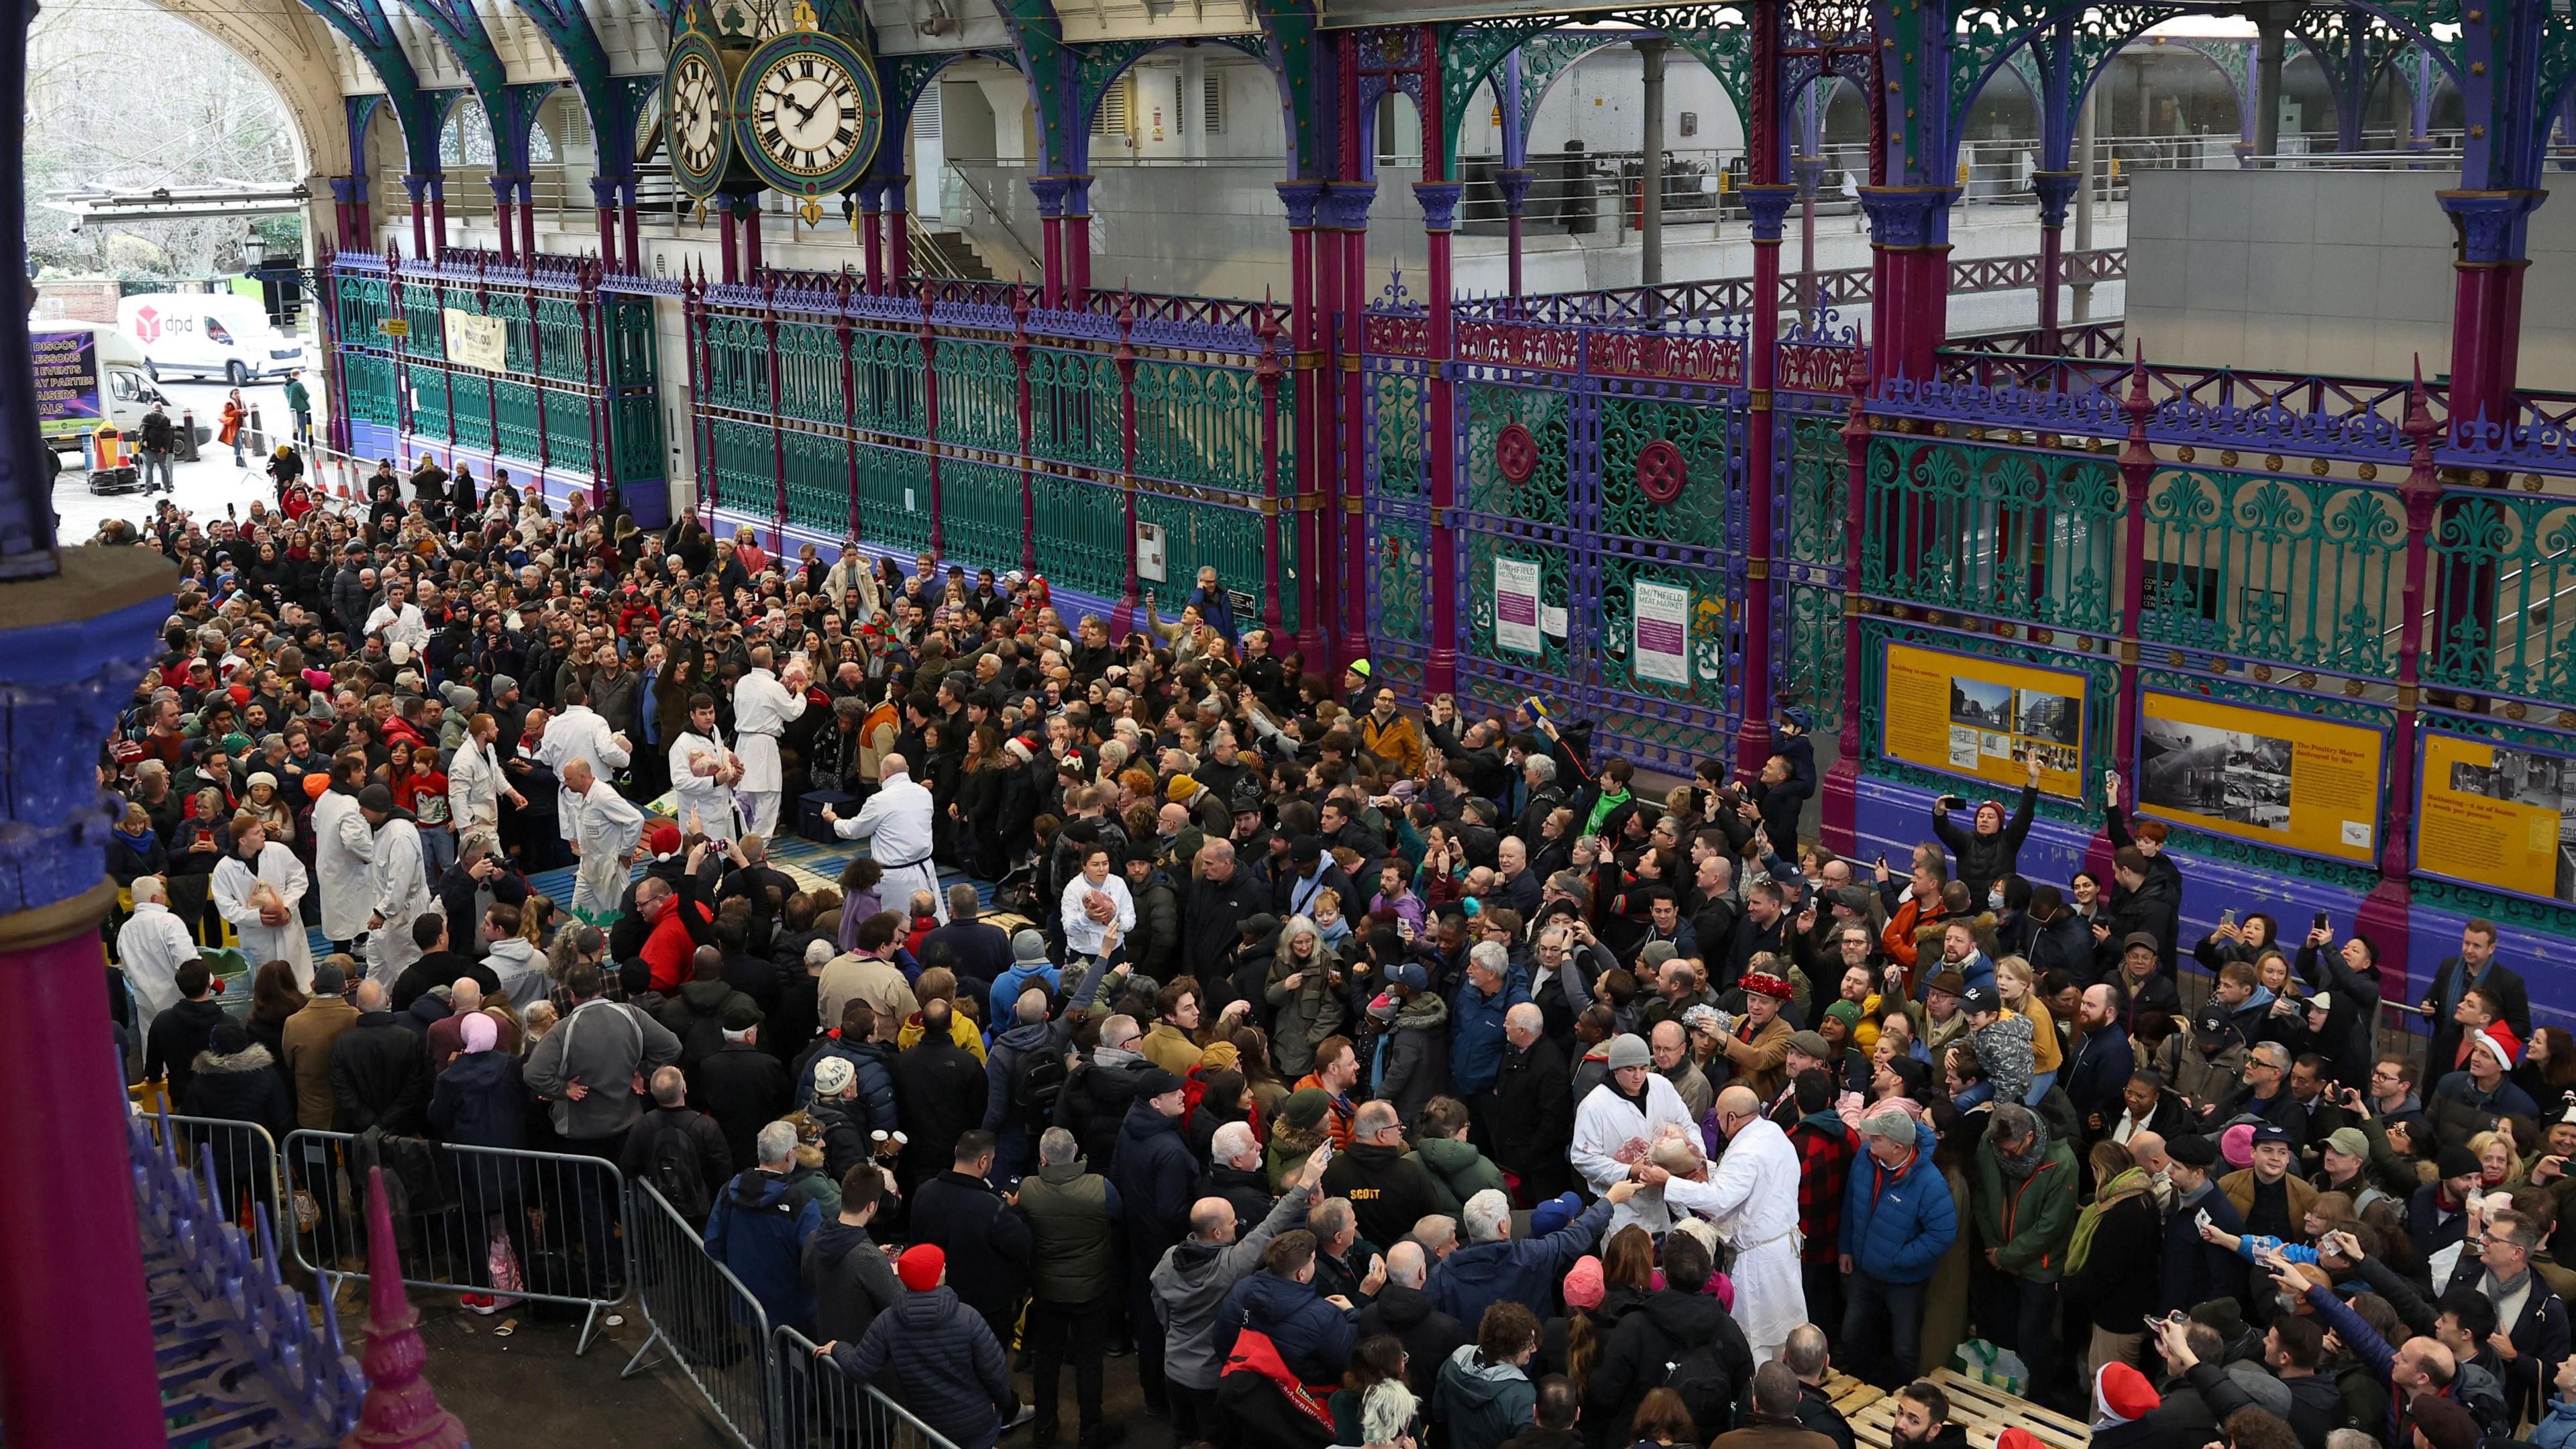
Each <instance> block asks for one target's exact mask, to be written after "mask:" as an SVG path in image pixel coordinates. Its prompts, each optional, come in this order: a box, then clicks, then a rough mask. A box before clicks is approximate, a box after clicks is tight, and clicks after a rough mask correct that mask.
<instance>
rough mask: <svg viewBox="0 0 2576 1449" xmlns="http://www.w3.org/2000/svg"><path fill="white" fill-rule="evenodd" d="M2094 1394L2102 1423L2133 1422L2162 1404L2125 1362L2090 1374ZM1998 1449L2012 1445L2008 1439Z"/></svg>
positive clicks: (2009, 1448)
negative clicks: (2100, 1410)
mask: <svg viewBox="0 0 2576 1449" xmlns="http://www.w3.org/2000/svg"><path fill="white" fill-rule="evenodd" d="M2093 1397H2094V1400H2095V1401H2096V1402H2097V1403H2099V1404H2100V1405H2101V1407H2102V1421H2101V1422H2102V1425H2103V1426H2107V1425H2111V1424H2127V1423H2133V1422H2135V1421H2137V1420H2139V1419H2143V1418H2145V1417H2146V1416H2148V1415H2149V1414H2152V1413H2154V1412H2155V1411H2156V1410H2157V1409H2158V1408H2160V1407H2162V1406H2163V1403H2164V1400H2163V1399H2161V1398H2160V1397H2158V1396H2157V1394H2156V1386H2155V1385H2153V1384H2151V1383H2148V1382H2147V1376H2146V1375H2145V1374H2142V1373H2140V1372H2138V1371H2137V1370H2136V1369H2133V1368H2131V1367H2129V1366H2128V1365H2127V1364H2124V1363H2106V1364H2104V1365H2102V1371H2101V1372H2100V1373H2098V1374H2095V1375H2094V1376H2093ZM2004 1437H2005V1439H2006V1440H2009V1439H2010V1438H2011V1437H2012V1436H2011V1434H2010V1433H2007V1434H2006V1435H2005V1436H2004ZM1998 1449H2015V1446H2013V1445H2012V1444H2010V1443H2008V1442H2007V1443H2004V1444H2001V1445H1999V1446H1998Z"/></svg>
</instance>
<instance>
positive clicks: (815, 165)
mask: <svg viewBox="0 0 2576 1449" xmlns="http://www.w3.org/2000/svg"><path fill="white" fill-rule="evenodd" d="M750 119H751V127H752V134H753V135H754V136H755V137H757V138H758V140H759V142H760V150H761V154H762V155H763V156H765V157H767V158H768V160H769V162H770V164H772V165H774V166H777V167H779V168H780V169H781V170H785V171H790V172H793V173H795V174H796V175H799V176H828V175H830V174H831V173H833V172H834V171H837V170H839V169H840V168H841V167H842V166H844V165H846V164H847V163H848V162H849V161H850V160H851V159H852V158H853V156H854V155H855V154H856V153H857V151H858V148H859V142H860V139H861V135H862V133H863V132H864V131H865V130H866V129H867V104H866V100H865V98H864V97H863V96H862V95H861V93H860V87H859V81H858V78H857V77H855V76H853V75H852V74H851V73H850V71H849V69H848V67H846V66H844V65H842V64H841V63H840V62H839V61H838V60H835V59H834V58H832V57H831V56H829V55H822V54H817V53H815V52H813V51H800V52H795V53H792V54H788V55H783V56H780V57H779V58H777V59H776V60H774V61H772V62H770V63H769V65H768V66H767V67H765V68H764V69H762V70H761V72H760V74H759V76H758V78H757V79H756V80H755V81H754V82H753V84H752V91H751V117H750Z"/></svg>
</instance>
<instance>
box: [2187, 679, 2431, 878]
mask: <svg viewBox="0 0 2576 1449" xmlns="http://www.w3.org/2000/svg"><path fill="white" fill-rule="evenodd" d="M2138 715H2139V719H2138V790H2137V795H2138V799H2137V805H2138V813H2140V814H2142V815H2153V816H2157V817H2159V818H2161V819H2165V820H2170V821H2173V822H2174V823H2175V824H2177V825H2187V826H2189V827H2191V828H2192V829H2194V830H2206V831H2209V832H2210V833H2211V834H2213V835H2233V836H2236V837H2238V838H2239V839H2242V840H2252V841H2257V842H2260V843H2261V844H2264V845H2269V846H2273V847H2276V848H2278V849H2282V850H2296V851H2302V852H2305V853H2306V854H2309V855H2323V856H2330V857H2332V858H2334V859H2337V860H2349V861H2353V862H2356V863H2358V864H2363V865H2367V864H2369V863H2371V862H2372V861H2374V860H2376V859H2377V858H2378V855H2377V851H2378V846H2379V818H2380V809H2379V782H2380V778H2381V767H2382V765H2383V764H2384V762H2385V756H2386V755H2387V753H2388V740H2387V737H2386V736H2385V735H2383V734H2382V733H2381V732H2380V731H2378V730H2375V729H2372V728H2370V727H2369V726H2367V725H2356V724H2347V723H2344V722H2342V721H2339V720H2325V719H2317V718H2314V717H2312V716H2309V715H2299V714H2283V713H2281V712H2279V711H2276V710H2268V709H2249V708H2246V707H2245V706H2243V705H2234V704H2221V703H2219V702H2218V701H2216V700H2212V699H2203V698H2200V697H2199V696H2197V695H2188V694H2163V693H2158V692H2156V691H2153V690H2149V691H2147V692H2146V693H2145V695H2144V696H2143V697H2142V698H2141V699H2140V700H2139V710H2138Z"/></svg>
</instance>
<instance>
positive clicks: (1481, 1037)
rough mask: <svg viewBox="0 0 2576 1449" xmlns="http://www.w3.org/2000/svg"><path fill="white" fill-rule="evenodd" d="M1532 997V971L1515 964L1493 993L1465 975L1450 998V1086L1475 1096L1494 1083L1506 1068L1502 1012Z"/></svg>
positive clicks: (1454, 1089) (1459, 1092)
mask: <svg viewBox="0 0 2576 1449" xmlns="http://www.w3.org/2000/svg"><path fill="white" fill-rule="evenodd" d="M1529 999H1530V995H1529V972H1528V971H1526V970H1524V969H1522V968H1521V967H1519V966H1517V965H1515V966H1514V967H1512V973H1511V975H1510V976H1508V977H1505V978H1504V980H1503V989H1502V990H1501V991H1499V992H1497V993H1495V994H1494V995H1492V996H1487V995H1486V994H1485V993H1483V992H1481V991H1478V990H1477V989H1476V982H1475V979H1474V978H1473V977H1462V978H1461V979H1460V981H1459V982H1458V990H1457V993H1456V994H1455V995H1453V996H1451V997H1450V998H1449V1089H1450V1091H1451V1092H1453V1093H1454V1094H1456V1095H1457V1096H1460V1097H1472V1096H1474V1095H1476V1094H1477V1093H1478V1092H1481V1091H1484V1090H1485V1089H1487V1088H1489V1087H1491V1086H1493V1085H1494V1079H1495V1078H1496V1077H1499V1076H1501V1075H1502V1072H1503V1047H1504V1045H1505V1043H1504V1041H1503V1013H1505V1012H1507V1011H1509V1010H1511V1009H1512V1008H1513V1007H1515V1006H1518V1005H1520V1004H1521V1003H1522V1002H1524V1001H1527V1000H1529Z"/></svg>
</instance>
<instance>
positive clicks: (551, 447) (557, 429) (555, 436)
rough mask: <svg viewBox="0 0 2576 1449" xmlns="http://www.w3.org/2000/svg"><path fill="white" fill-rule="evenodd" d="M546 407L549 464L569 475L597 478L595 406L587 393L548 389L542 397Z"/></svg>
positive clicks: (541, 399) (547, 459)
mask: <svg viewBox="0 0 2576 1449" xmlns="http://www.w3.org/2000/svg"><path fill="white" fill-rule="evenodd" d="M540 401H541V402H542V404H543V406H544V407H545V438H546V461H547V462H548V463H549V464H550V465H551V466H553V467H556V468H560V469H562V470H563V471H565V472H567V473H591V474H596V473H597V472H598V468H597V467H596V465H595V464H593V462H592V461H591V443H592V439H591V403H592V399H591V398H590V397H589V396H587V395H586V394H583V393H577V392H566V391H564V390H563V389H561V388H552V387H550V388H547V389H546V390H545V391H544V393H543V394H542V395H541V397H540Z"/></svg>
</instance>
